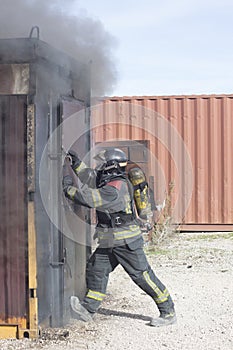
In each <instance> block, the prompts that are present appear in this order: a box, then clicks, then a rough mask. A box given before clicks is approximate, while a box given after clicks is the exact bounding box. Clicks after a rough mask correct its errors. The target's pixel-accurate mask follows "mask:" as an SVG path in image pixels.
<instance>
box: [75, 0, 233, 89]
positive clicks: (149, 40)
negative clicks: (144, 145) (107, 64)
mask: <svg viewBox="0 0 233 350" xmlns="http://www.w3.org/2000/svg"><path fill="white" fill-rule="evenodd" d="M70 11H71V13H73V14H75V12H76V11H79V12H80V11H81V12H82V13H83V14H84V15H87V16H89V17H91V18H93V19H95V20H99V21H101V22H102V24H103V26H104V28H105V30H106V31H107V32H108V33H109V34H111V36H112V39H113V44H112V47H111V51H110V52H108V54H111V56H112V57H111V59H112V60H113V62H114V64H115V66H116V71H117V82H116V84H115V85H114V86H113V88H112V89H111V90H112V91H110V90H109V91H108V95H109V96H143V95H144V96H145V95H146V96H155V95H181V94H185V95H190V94H225V93H232V92H233V69H232V64H233V45H232V40H233V1H232V0H218V1H216V0H144V1H135V0H134V1H133V0H118V1H109V0H99V1H96V0H78V1H77V2H76V1H73V4H72V6H71V7H70Z"/></svg>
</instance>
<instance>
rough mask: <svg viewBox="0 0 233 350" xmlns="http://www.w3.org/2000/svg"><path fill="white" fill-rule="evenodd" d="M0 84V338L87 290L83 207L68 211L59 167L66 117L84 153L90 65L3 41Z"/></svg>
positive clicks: (61, 319) (29, 42)
mask: <svg viewBox="0 0 233 350" xmlns="http://www.w3.org/2000/svg"><path fill="white" fill-rule="evenodd" d="M0 81H1V83H0V134H1V137H0V188H1V196H0V280H1V287H0V338H12V337H13V338H16V337H17V338H23V337H36V336H37V334H38V324H39V325H46V326H52V327H55V326H61V325H63V324H64V323H65V322H66V321H67V319H68V318H69V298H70V295H73V294H76V295H82V294H83V293H84V292H85V266H86V258H87V255H88V249H87V248H86V244H85V240H86V237H88V234H89V228H88V225H87V224H86V223H85V222H87V221H88V215H89V214H88V212H85V211H81V209H78V210H79V211H80V213H79V216H78V218H79V220H78V221H75V220H76V219H75V218H74V217H72V215H71V214H70V212H71V210H70V207H69V205H67V204H66V202H64V201H62V199H63V197H62V196H63V194H62V188H61V170H62V159H64V150H63V149H66V147H69V146H70V143H69V142H70V136H69V135H68V129H67V123H64V121H65V120H68V119H69V117H70V116H71V115H72V116H73V117H72V118H71V119H72V122H71V123H72V128H73V129H74V139H73V140H74V141H75V142H73V143H74V145H73V146H74V148H78V151H79V154H80V155H81V156H83V155H85V154H86V153H87V152H88V151H89V147H90V146H89V145H90V135H89V102H90V86H89V67H88V65H85V64H82V63H80V62H78V60H75V59H73V58H70V57H68V56H67V55H66V54H64V53H62V52H60V51H58V50H56V49H54V48H53V47H51V46H49V45H48V44H47V43H45V42H43V41H41V40H39V38H32V37H30V38H20V39H2V40H0ZM76 130H79V131H80V130H82V135H81V134H80V133H79V135H78V132H77V138H76V139H75V132H76ZM64 212H65V213H67V217H68V219H67V217H66V214H65V215H64ZM70 215H71V219H70V220H69V216H70ZM70 222H73V228H74V227H75V229H74V230H73V228H72V227H71V226H72V224H70ZM67 223H68V224H67ZM68 226H69V227H68Z"/></svg>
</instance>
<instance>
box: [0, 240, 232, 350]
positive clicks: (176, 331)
mask: <svg viewBox="0 0 233 350" xmlns="http://www.w3.org/2000/svg"><path fill="white" fill-rule="evenodd" d="M232 252H233V234H228V235H226V234H219V235H216V234H215V235H210V234H209V235H208V236H205V237H203V235H191V234H186V235H184V234H179V235H177V236H176V237H173V238H172V239H170V240H169V241H168V242H164V243H163V244H162V245H160V247H159V248H157V252H149V253H148V259H149V261H150V263H151V265H152V267H153V269H154V271H155V272H156V274H157V275H158V277H159V278H160V279H161V280H162V281H163V283H164V284H165V285H166V286H167V287H168V289H169V291H170V293H171V295H172V297H173V299H174V302H175V306H176V312H177V319H178V322H177V324H176V325H171V326H167V327H162V328H154V327H150V326H149V325H148V323H149V320H150V318H151V317H153V316H157V315H158V311H157V309H156V307H155V305H154V302H153V301H152V299H151V298H150V297H148V296H147V295H146V294H145V293H143V291H142V290H140V289H139V288H138V287H137V286H136V285H135V284H134V283H133V282H132V281H131V280H130V278H129V277H128V275H127V274H126V273H125V272H124V271H123V270H122V268H121V267H120V266H119V267H117V269H116V270H115V271H114V272H113V273H112V274H111V276H110V281H109V285H108V291H107V292H108V294H107V297H106V299H105V301H104V302H103V304H102V307H101V309H100V310H99V312H98V313H97V314H96V315H95V317H94V320H93V321H91V322H89V323H84V322H81V321H75V320H74V321H72V322H71V323H70V324H69V325H67V327H66V328H65V329H44V330H42V336H41V337H40V339H38V340H30V339H24V340H1V341H0V349H1V350H6V349H7V350H13V349H14V350H18V349H24V350H27V349H44V350H45V349H49V350H55V349H56V350H59V349H67V350H79V349H91V350H108V349H111V350H124V349H127V350H131V349H134V350H144V349H146V350H152V349H153V350H154V349H158V348H159V349H164V350H181V349H182V350H184V349H185V350H197V349H198V350H217V349H221V350H233V254H232Z"/></svg>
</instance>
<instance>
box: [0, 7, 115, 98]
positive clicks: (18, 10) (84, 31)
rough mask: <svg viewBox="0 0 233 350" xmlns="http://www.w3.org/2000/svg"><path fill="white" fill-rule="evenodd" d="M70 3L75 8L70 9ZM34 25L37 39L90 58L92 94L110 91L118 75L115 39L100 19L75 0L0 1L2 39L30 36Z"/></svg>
mask: <svg viewBox="0 0 233 350" xmlns="http://www.w3.org/2000/svg"><path fill="white" fill-rule="evenodd" d="M74 5H75V6H74ZM71 7H72V8H75V9H76V8H77V10H75V12H73V13H71V10H70V9H71ZM33 26H38V27H39V28H40V40H43V41H45V42H47V43H48V44H50V45H52V46H53V47H55V48H57V49H59V50H62V51H63V52H66V53H67V54H68V55H70V56H72V57H74V58H75V59H77V60H79V61H81V62H86V63H89V62H90V61H91V62H92V64H91V87H92V94H93V96H102V95H104V94H110V93H111V92H112V91H113V88H114V86H115V83H116V77H117V73H116V67H115V64H114V55H113V49H114V47H115V46H116V39H115V38H114V37H113V36H112V35H110V34H109V33H108V32H106V30H105V29H104V26H103V24H102V23H101V22H100V21H98V20H96V19H92V18H90V17H88V16H87V15H85V14H84V12H83V11H82V10H81V9H80V8H79V3H78V1H76V0H66V1H64V0H63V1H62V0H50V1H48V0H17V1H15V0H2V1H1V10H0V38H1V39H6V38H7V39H8V38H21V37H23V38H26V37H29V34H30V31H31V28H32V27H33Z"/></svg>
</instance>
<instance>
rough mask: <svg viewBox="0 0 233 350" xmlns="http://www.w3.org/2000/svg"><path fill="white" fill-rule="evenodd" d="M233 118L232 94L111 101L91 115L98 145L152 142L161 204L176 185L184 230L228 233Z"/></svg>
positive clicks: (232, 219) (232, 207)
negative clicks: (172, 183)
mask: <svg viewBox="0 0 233 350" xmlns="http://www.w3.org/2000/svg"><path fill="white" fill-rule="evenodd" d="M232 114H233V95H209V96H208V95H200V96H196V95H192V96H158V97H156V96H151V97H147V96H146V97H144V96H142V97H114V98H107V99H105V100H103V101H102V104H100V105H98V106H97V105H96V106H95V107H94V108H93V111H92V131H93V139H94V141H93V143H95V142H103V141H109V140H124V139H125V140H128V139H131V140H132V139H133V140H148V141H149V144H150V155H151V159H150V174H148V175H154V176H155V193H156V197H157V201H158V202H161V201H162V200H163V198H164V193H165V191H167V190H168V186H169V183H171V182H174V192H173V199H172V200H173V206H174V219H175V220H176V221H178V222H181V223H183V228H184V229H188V227H189V225H190V227H192V229H194V228H195V227H196V230H199V228H198V225H199V226H200V225H201V226H200V227H201V230H204V229H205V228H206V229H211V227H212V228H213V230H220V229H224V225H225V228H227V229H228V230H229V227H231V225H232V229H233V197H232V193H233V165H232V155H231V153H232V149H233V147H232V134H233V133H232V117H233V115H232ZM229 225H230V226H229Z"/></svg>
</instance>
